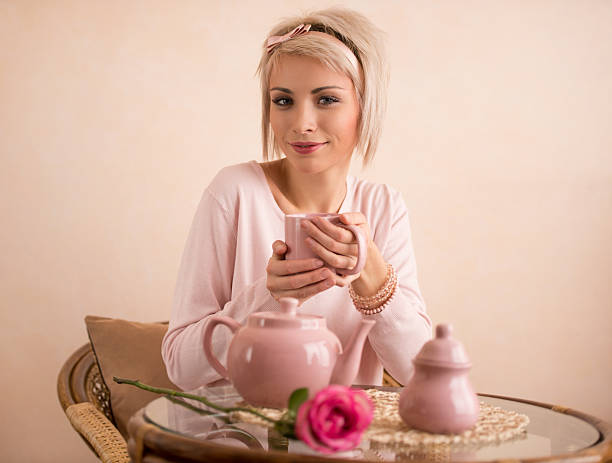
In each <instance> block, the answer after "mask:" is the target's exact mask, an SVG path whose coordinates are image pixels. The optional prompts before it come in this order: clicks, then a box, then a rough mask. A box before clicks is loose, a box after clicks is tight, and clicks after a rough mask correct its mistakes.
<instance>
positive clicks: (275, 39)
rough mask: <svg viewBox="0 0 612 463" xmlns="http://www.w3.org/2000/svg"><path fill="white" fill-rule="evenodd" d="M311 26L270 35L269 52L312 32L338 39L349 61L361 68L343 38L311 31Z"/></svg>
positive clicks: (304, 25) (267, 42) (356, 67)
mask: <svg viewBox="0 0 612 463" xmlns="http://www.w3.org/2000/svg"><path fill="white" fill-rule="evenodd" d="M311 27H312V26H311V25H310V24H300V25H299V26H297V27H296V28H295V29H293V30H292V31H289V32H287V33H286V34H285V35H273V36H271V37H268V40H267V41H266V48H267V50H268V54H271V53H272V52H274V50H275V49H276V48H277V47H278V46H279V45H280V44H281V43H283V42H286V41H287V40H290V39H292V38H294V37H299V36H300V35H304V34H308V33H310V34H315V35H318V36H321V37H325V38H328V39H331V40H335V41H337V42H338V43H339V44H340V45H341V46H342V50H343V51H344V54H345V55H346V58H347V59H348V60H349V62H350V63H351V64H352V65H353V67H354V68H355V69H359V63H358V62H357V57H356V56H355V54H354V53H353V52H352V51H351V49H350V48H349V47H347V46H346V44H345V43H343V42H342V41H341V40H338V39H337V38H336V37H334V36H333V35H329V34H326V33H324V32H319V31H311V30H310V28H311Z"/></svg>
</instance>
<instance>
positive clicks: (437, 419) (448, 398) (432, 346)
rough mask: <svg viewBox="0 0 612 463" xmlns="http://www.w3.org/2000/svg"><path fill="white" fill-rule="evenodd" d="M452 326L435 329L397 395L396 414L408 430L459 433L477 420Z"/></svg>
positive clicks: (461, 351) (474, 398)
mask: <svg viewBox="0 0 612 463" xmlns="http://www.w3.org/2000/svg"><path fill="white" fill-rule="evenodd" d="M452 332H453V329H452V326H451V325H449V324H440V325H438V326H436V336H435V338H434V339H432V340H431V341H428V342H427V343H425V345H424V346H423V347H422V348H421V350H420V352H419V353H418V354H417V356H416V357H415V359H414V360H413V363H414V367H415V370H414V375H413V376H412V378H411V379H410V381H409V382H408V384H406V386H405V387H404V389H403V391H402V392H401V394H400V401H399V414H400V416H401V418H402V420H403V421H404V422H405V423H406V424H407V425H408V426H410V427H411V428H415V429H419V430H422V431H427V432H431V433H436V434H455V433H457V434H458V433H461V432H463V431H466V430H468V429H470V428H472V427H473V426H474V425H475V424H476V421H477V420H478V414H479V412H480V404H479V401H478V397H477V396H476V394H475V393H474V390H473V389H472V385H471V384H470V382H469V379H468V372H469V370H470V368H471V366H472V364H471V363H470V360H469V359H468V356H467V354H466V352H465V349H464V348H463V346H462V344H461V343H460V342H459V341H457V340H456V339H455V338H453V337H452Z"/></svg>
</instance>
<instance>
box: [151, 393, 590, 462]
mask: <svg viewBox="0 0 612 463" xmlns="http://www.w3.org/2000/svg"><path fill="white" fill-rule="evenodd" d="M398 391H399V389H398ZM193 393H194V394H197V395H202V396H205V397H207V398H208V399H209V400H210V401H212V402H214V403H216V404H218V405H222V406H226V407H230V406H233V405H234V404H236V403H237V402H239V401H240V400H242V398H241V397H240V395H238V393H237V392H236V390H235V389H234V388H233V387H231V386H218V387H209V388H200V389H197V390H195V391H193ZM479 398H480V400H481V401H483V402H485V403H488V404H490V405H493V406H496V407H501V408H503V409H505V410H509V411H516V412H517V413H523V414H525V415H527V416H528V417H529V420H530V423H529V425H528V427H527V432H526V434H525V435H523V436H521V437H520V438H516V439H513V440H510V441H506V442H501V443H493V444H487V445H483V446H479V447H466V446H450V448H449V447H444V452H445V454H444V455H434V454H435V453H436V450H435V449H433V448H431V447H430V448H428V449H415V448H409V447H405V446H404V447H398V446H397V444H395V445H393V444H381V443H378V442H369V441H368V440H367V439H365V438H364V439H362V441H361V444H360V445H359V447H358V448H356V449H353V450H351V451H348V452H339V453H336V454H334V456H337V457H342V458H354V459H357V460H359V459H367V460H380V461H407V460H414V459H422V458H425V459H432V458H431V457H432V456H436V458H440V456H442V457H443V459H444V460H447V461H449V460H450V461H488V460H496V459H524V458H540V457H549V456H553V455H560V454H565V453H573V452H576V451H579V450H582V449H585V448H587V447H590V446H592V445H594V444H596V443H597V442H598V441H599V440H600V437H601V436H600V433H599V431H598V430H597V428H595V426H593V425H592V424H590V423H588V422H587V421H584V420H582V419H580V418H577V417H575V416H572V415H567V414H564V413H560V412H557V411H554V410H550V409H548V408H545V407H541V406H537V405H532V404H526V403H523V402H518V401H514V400H510V399H501V398H493V397H486V396H479ZM196 409H197V410H196ZM144 416H145V419H146V420H147V421H149V422H150V423H152V424H154V425H156V426H158V427H160V428H162V429H164V430H166V431H170V432H173V433H177V434H180V435H184V436H188V437H192V438H196V439H201V440H205V441H207V442H214V443H217V444H222V445H227V446H234V447H242V448H251V449H258V450H277V451H281V452H290V453H296V454H317V452H315V451H314V450H312V449H310V447H308V446H307V445H306V444H304V443H303V442H301V441H297V440H292V439H286V438H284V437H282V436H280V435H279V434H278V433H277V432H276V431H275V430H273V429H271V428H268V427H265V426H261V425H257V424H253V423H241V422H230V421H229V419H228V416H227V415H226V414H224V413H220V412H217V411H215V410H213V409H209V408H208V407H206V406H205V405H203V404H201V403H199V402H195V401H190V400H185V401H184V402H183V401H182V400H176V399H172V400H171V399H167V398H165V397H160V398H158V399H156V400H154V401H152V402H150V403H149V404H148V405H147V406H146V408H145V411H144ZM432 451H433V452H434V453H432Z"/></svg>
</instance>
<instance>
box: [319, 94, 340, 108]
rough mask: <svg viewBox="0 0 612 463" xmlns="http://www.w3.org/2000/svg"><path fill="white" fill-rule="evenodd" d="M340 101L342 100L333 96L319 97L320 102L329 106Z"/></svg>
mask: <svg viewBox="0 0 612 463" xmlns="http://www.w3.org/2000/svg"><path fill="white" fill-rule="evenodd" d="M339 101H340V100H339V99H338V98H336V97H333V96H322V97H321V98H319V103H321V104H322V105H324V106H329V105H331V104H334V103H338V102H339Z"/></svg>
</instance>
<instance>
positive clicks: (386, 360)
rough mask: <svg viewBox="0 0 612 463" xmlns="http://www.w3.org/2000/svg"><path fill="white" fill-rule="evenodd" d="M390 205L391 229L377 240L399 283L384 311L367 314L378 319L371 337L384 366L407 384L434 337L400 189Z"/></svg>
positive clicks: (371, 341) (401, 381) (373, 346)
mask: <svg viewBox="0 0 612 463" xmlns="http://www.w3.org/2000/svg"><path fill="white" fill-rule="evenodd" d="M389 209H390V210H389ZM389 209H388V210H389V214H390V220H389V224H388V230H389V232H388V234H386V233H383V235H385V234H386V235H387V236H386V237H385V239H384V241H383V240H381V242H380V243H376V244H377V245H378V246H379V249H380V251H381V253H382V255H383V257H384V259H385V261H386V262H388V263H390V264H391V265H393V267H394V268H395V271H396V273H397V278H398V287H397V288H396V290H395V293H394V294H393V296H392V298H391V300H390V301H389V302H388V303H387V306H386V307H385V309H384V310H383V311H382V312H380V313H378V314H375V315H369V316H366V315H364V317H367V318H371V319H373V320H376V325H374V327H373V328H372V331H371V332H370V335H369V337H368V339H369V341H370V344H371V345H372V348H373V349H374V351H375V352H376V354H377V356H378V358H379V359H380V361H381V363H382V364H383V366H384V368H385V369H386V370H387V371H388V372H389V373H390V374H391V376H393V377H394V378H395V379H397V380H398V381H399V382H400V383H402V384H406V383H407V382H408V380H409V379H410V377H411V376H412V373H413V365H412V359H413V358H414V357H415V356H416V354H417V353H418V352H419V350H420V349H421V347H422V346H423V344H424V343H425V342H426V341H428V340H429V339H430V338H431V320H430V318H429V316H428V315H427V313H426V311H425V302H424V301H423V297H422V296H421V292H420V290H419V285H418V281H417V268H416V261H415V257H414V250H413V246H412V237H411V232H410V222H409V218H408V211H407V209H406V206H405V204H404V201H403V199H402V198H401V195H399V193H395V194H394V195H393V199H392V201H391V207H390V208H389ZM375 241H376V237H375Z"/></svg>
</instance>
